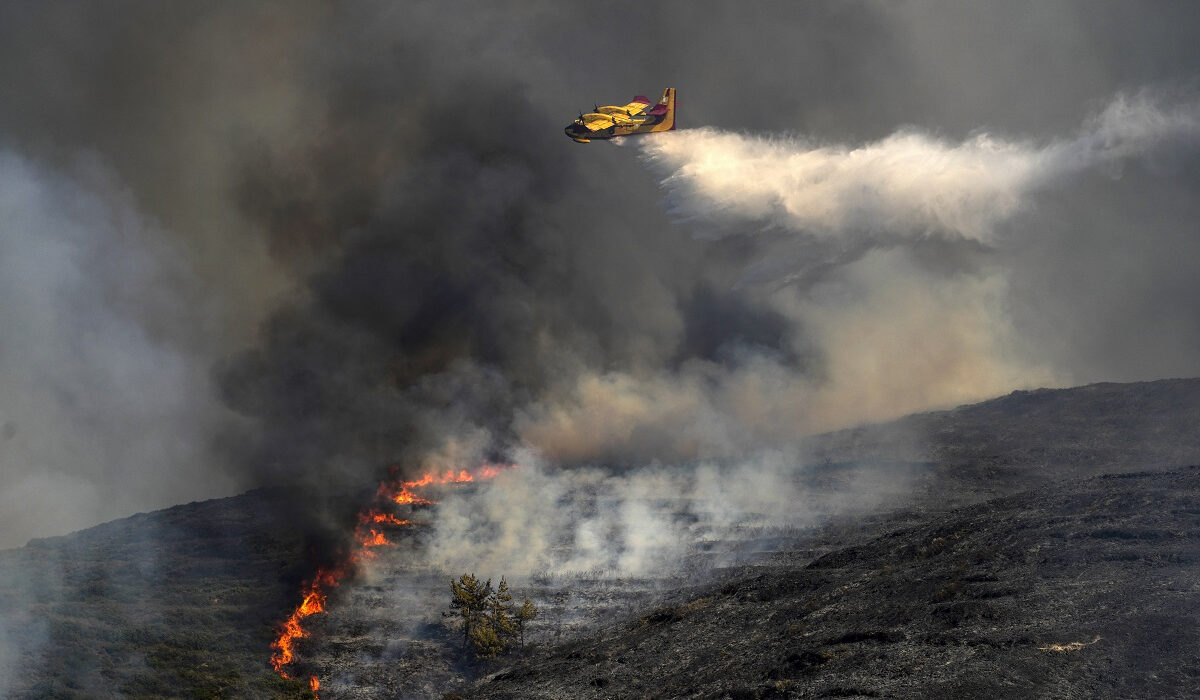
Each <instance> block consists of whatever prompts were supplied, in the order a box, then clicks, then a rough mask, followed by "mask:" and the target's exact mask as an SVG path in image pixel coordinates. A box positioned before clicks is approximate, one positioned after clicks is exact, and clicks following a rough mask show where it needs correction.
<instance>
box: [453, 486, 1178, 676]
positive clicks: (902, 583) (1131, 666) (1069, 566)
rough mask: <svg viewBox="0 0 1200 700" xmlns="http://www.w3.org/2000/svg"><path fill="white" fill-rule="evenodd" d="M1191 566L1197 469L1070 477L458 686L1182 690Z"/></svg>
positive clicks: (763, 577)
mask: <svg viewBox="0 0 1200 700" xmlns="http://www.w3.org/2000/svg"><path fill="white" fill-rule="evenodd" d="M1197 580H1200V468H1195V467H1193V468H1188V469H1184V470H1179V471H1170V472H1157V473H1141V474H1130V475H1124V476H1113V477H1100V478H1095V479H1090V480H1085V481H1075V482H1067V483H1062V484H1058V485H1056V486H1055V487H1053V488H1052V489H1048V490H1039V491H1037V492H1030V493H1024V494H1020V495H1016V496H1012V497H1008V498H1003V499H999V500H995V501H991V502H988V503H984V504H980V505H977V506H973V507H970V508H966V509H962V510H959V511H955V512H951V513H947V514H942V515H937V516H931V517H930V518H929V519H928V520H927V522H926V523H924V524H922V525H919V526H917V527H914V528H909V529H905V530H901V531H897V532H893V533H890V534H888V535H885V536H883V537H881V538H878V539H876V540H874V541H873V542H871V543H869V544H867V545H865V546H861V547H852V548H847V549H843V550H840V551H838V552H835V553H832V554H829V555H827V556H824V557H821V558H820V559H818V560H816V561H813V562H811V563H810V564H809V565H807V566H794V567H785V568H782V569H780V570H777V571H773V572H769V573H764V574H760V575H757V576H753V577H747V578H743V579H741V580H737V581H735V582H732V583H729V584H726V585H724V586H722V587H719V588H714V589H713V590H711V591H710V592H709V594H708V595H705V596H702V597H699V598H696V599H694V600H692V601H691V602H689V603H686V604H683V605H679V606H675V607H671V608H667V609H662V610H658V611H655V612H652V613H649V614H646V615H644V616H642V617H641V618H640V619H638V620H635V621H631V622H629V623H626V624H623V625H620V626H616V627H613V628H609V629H606V630H604V631H602V632H598V633H597V634H596V636H595V637H593V638H591V639H589V640H586V641H584V642H581V643H577V644H574V645H571V646H568V647H564V648H558V649H552V650H549V651H547V652H544V653H540V654H537V655H535V656H533V657H532V658H530V659H528V660H527V661H525V662H523V663H521V664H519V665H517V666H514V667H512V668H510V669H507V670H505V671H503V672H501V673H500V674H498V675H495V676H493V677H492V678H490V679H487V680H485V681H481V682H480V683H478V684H476V685H475V686H473V687H472V688H471V689H470V692H469V693H468V695H469V696H470V697H480V698H559V697H595V698H608V697H664V698H666V697H733V698H752V697H764V698H765V697H796V698H802V697H837V696H865V697H911V698H918V697H919V698H928V697H934V698H961V697H1030V698H1032V697H1050V696H1053V697H1088V698H1092V697H1112V698H1117V697H1160V698H1166V697H1195V694H1196V692H1197V689H1198V688H1200V662H1198V661H1197V659H1196V657H1195V655H1194V650H1195V649H1196V648H1197V645H1198V644H1200V591H1198V590H1197V588H1196V581H1197ZM1075 642H1079V643H1081V644H1080V645H1078V647H1077V648H1072V647H1070V646H1067V647H1066V649H1065V650H1061V651H1058V650H1055V648H1054V647H1052V646H1051V645H1054V644H1060V645H1070V644H1072V643H1075Z"/></svg>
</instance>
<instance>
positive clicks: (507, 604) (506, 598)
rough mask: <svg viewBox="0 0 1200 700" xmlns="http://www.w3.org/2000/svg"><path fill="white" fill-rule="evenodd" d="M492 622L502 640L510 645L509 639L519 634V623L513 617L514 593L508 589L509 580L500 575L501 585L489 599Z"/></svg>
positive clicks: (489, 620) (490, 621)
mask: <svg viewBox="0 0 1200 700" xmlns="http://www.w3.org/2000/svg"><path fill="white" fill-rule="evenodd" d="M489 607H490V613H491V614H490V615H489V619H488V622H489V623H491V626H492V628H493V629H495V630H496V634H497V635H498V636H499V638H500V641H501V642H502V643H504V645H505V646H508V644H507V643H508V641H509V640H511V639H512V638H514V637H516V636H517V623H516V620H514V619H513V604H512V593H510V592H509V590H508V581H506V580H505V579H504V577H503V576H502V577H500V586H499V587H498V588H497V589H496V593H495V595H493V596H492V599H491V600H490V601H489Z"/></svg>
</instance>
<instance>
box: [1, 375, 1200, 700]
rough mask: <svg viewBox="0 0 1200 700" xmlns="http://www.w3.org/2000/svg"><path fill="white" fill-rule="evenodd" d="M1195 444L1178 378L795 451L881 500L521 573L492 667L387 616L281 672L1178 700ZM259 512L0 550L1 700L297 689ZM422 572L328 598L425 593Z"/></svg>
mask: <svg viewBox="0 0 1200 700" xmlns="http://www.w3.org/2000/svg"><path fill="white" fill-rule="evenodd" d="M1198 425H1200V380H1165V381H1157V382H1146V383H1138V384H1102V385H1092V386H1087V387H1080V388H1076V389H1067V390H1040V391H1035V392H1016V393H1014V394H1011V395H1009V396H1006V397H1001V398H998V399H994V400H992V401H988V402H984V403H981V404H976V405H972V406H965V407H960V408H958V409H954V410H951V411H944V412H937V413H929V414H921V415H917V416H911V417H909V418H905V419H902V420H899V421H895V422H892V423H888V424H883V425H877V426H867V427H862V428H856V429H853V430H847V431H841V432H838V433H833V434H829V435H825V436H820V437H819V438H816V439H814V440H813V441H811V443H810V447H811V454H812V457H811V460H810V461H811V463H812V465H813V466H812V468H811V469H809V470H806V471H805V474H806V477H805V478H806V479H807V480H808V481H809V482H810V483H809V484H808V486H809V487H810V490H816V492H819V491H820V489H829V490H830V491H835V490H838V489H839V488H842V487H844V486H845V485H846V484H849V483H854V482H858V481H861V480H863V479H876V480H887V479H895V480H896V481H898V482H901V483H904V484H906V490H905V493H904V495H903V497H899V496H898V497H897V498H896V499H893V500H889V501H888V502H887V503H885V504H884V506H883V507H877V506H876V507H874V508H873V509H859V510H858V511H857V512H854V513H852V514H847V515H844V516H842V517H839V518H835V519H833V520H831V521H829V522H828V523H827V524H826V525H825V526H823V527H822V528H820V529H818V530H797V531H794V532H791V533H786V536H780V537H776V538H775V539H773V540H771V541H770V542H769V543H768V546H762V545H763V541H759V542H758V545H759V546H760V547H759V548H760V549H762V550H764V551H763V553H762V554H761V555H760V556H759V558H758V560H757V561H755V562H754V563H752V564H750V565H747V566H741V567H737V568H726V569H717V570H713V569H711V568H705V567H703V566H701V567H699V568H698V569H697V570H696V571H692V572H687V573H685V572H667V573H666V574H665V575H664V577H663V578H661V579H659V580H656V581H637V580H627V581H623V582H620V584H619V585H614V584H613V583H612V582H608V583H604V582H590V583H589V582H586V581H583V582H581V581H569V582H568V581H562V580H556V579H554V578H553V577H546V578H542V579H540V580H538V581H533V582H531V583H530V584H529V585H530V586H531V588H528V589H526V590H522V591H520V592H521V593H522V594H526V593H529V594H532V595H534V597H535V599H537V600H538V601H539V603H542V604H543V605H544V608H545V612H546V615H545V617H544V618H543V620H542V624H541V625H540V626H539V628H538V631H537V632H536V633H535V634H534V635H533V636H532V638H531V641H532V644H531V648H530V649H529V650H528V653H527V655H525V656H524V657H522V658H519V659H516V660H514V659H511V658H510V659H507V660H505V661H502V662H500V663H498V664H493V665H490V666H472V665H470V664H463V663H461V662H459V661H456V659H458V658H459V656H458V651H457V649H456V648H455V645H454V640H455V636H454V635H453V633H452V632H450V631H447V630H446V629H444V628H442V627H440V626H437V625H434V626H428V625H426V626H422V625H415V626H414V625H408V624H404V625H401V624H395V623H393V622H391V621H390V620H391V618H393V617H394V616H393V615H391V614H390V613H389V611H387V610H381V611H378V614H377V615H376V616H375V617H374V619H361V618H346V617H343V618H338V616H337V614H336V612H335V613H331V615H330V616H329V619H327V620H321V621H314V622H315V623H316V625H315V627H314V629H315V630H316V636H315V637H314V638H313V639H311V640H304V646H302V647H301V654H302V657H304V658H306V659H307V660H308V661H307V663H309V664H311V665H312V670H315V671H319V672H321V673H330V672H331V671H340V672H344V673H346V674H350V675H348V676H347V677H351V676H353V677H357V678H359V679H360V681H361V682H362V683H363V684H364V688H362V691H363V693H366V694H365V695H364V694H363V693H356V694H357V695H360V696H363V697H367V696H372V695H371V694H372V693H373V692H376V691H381V690H382V692H383V693H384V694H385V695H387V696H393V695H394V696H406V695H412V696H429V695H436V694H437V693H442V692H447V691H451V692H458V693H462V694H464V695H466V696H472V697H475V696H478V697H589V696H590V697H644V696H660V697H676V696H689V695H691V696H699V697H722V696H729V697H772V696H779V697H787V696H790V697H815V696H854V695H859V696H893V697H962V696H965V695H971V694H976V695H978V694H985V695H990V696H1012V697H1034V696H1046V695H1047V694H1049V695H1052V696H1056V697H1104V696H1107V697H1128V696H1156V697H1172V696H1174V697H1184V696H1194V695H1195V694H1196V693H1197V691H1198V689H1200V670H1198V669H1197V665H1196V662H1195V659H1194V658H1193V655H1192V653H1191V652H1192V650H1194V649H1195V648H1196V646H1197V643H1198V642H1200V639H1198V638H1197V633H1196V630H1197V629H1200V625H1198V624H1197V623H1198V622H1200V620H1198V619H1197V617H1198V615H1200V602H1198V599H1197V585H1198V583H1197V582H1198V581H1200V569H1197V562H1198V561H1200V559H1198V557H1200V542H1198V533H1200V527H1198V526H1200V520H1198V519H1200V495H1198V494H1200V489H1198V488H1197V487H1198V486H1200V472H1198V471H1197V470H1196V469H1195V468H1189V467H1188V466H1187V465H1190V464H1197V463H1200V438H1198V437H1197V434H1198V433H1197V431H1196V428H1197V426H1198ZM1104 474H1121V475H1122V476H1102V475H1104ZM281 497H283V496H282V495H281V494H278V493H274V492H267V491H257V492H252V493H248V494H245V495H242V496H238V497H235V498H229V499H222V500H217V501H208V502H203V503H194V504H189V505H184V506H178V507H175V508H171V509H167V510H164V511H159V512H156V513H150V514H142V515H138V516H134V517H132V518H127V519H124V520H120V521H115V522H112V523H108V524H106V525H102V526H99V527H96V528H92V529H90V530H86V531H82V532H79V533H76V534H74V535H70V536H67V537H58V538H48V539H42V540H34V541H32V542H30V543H29V544H28V545H27V546H25V547H22V548H19V549H14V550H8V551H5V552H0V620H3V622H4V628H3V629H2V630H0V632H2V633H3V634H2V636H0V661H2V662H3V664H0V666H2V668H0V670H3V671H4V672H5V673H6V678H5V680H6V682H7V683H8V686H7V688H6V691H7V693H8V695H10V696H12V697H17V698H25V697H63V698H70V697H79V698H83V697H104V696H128V697H280V696H288V695H293V696H297V697H303V696H305V695H307V690H306V688H305V687H304V686H303V685H302V684H300V683H292V682H285V681H281V680H279V679H278V678H277V677H276V676H275V675H274V673H273V672H272V671H271V669H270V668H269V667H268V666H267V665H266V659H267V656H268V655H269V644H270V642H271V640H272V638H273V636H274V631H275V625H276V624H277V623H278V621H279V620H280V619H282V618H283V617H285V616H286V615H287V614H288V612H289V610H290V607H291V606H293V605H294V604H295V602H296V601H295V596H296V595H297V591H298V590H299V582H300V581H301V580H302V579H303V578H304V577H305V576H307V575H310V573H311V569H310V567H311V558H310V553H311V551H310V550H311V546H310V545H311V543H307V542H305V541H304V539H303V538H302V537H301V536H300V535H298V534H296V533H295V532H294V531H293V530H292V529H291V528H290V523H289V522H288V521H287V519H286V517H282V516H277V515H273V514H277V513H283V512H287V511H286V509H281V508H279V507H278V504H277V503H275V502H274V501H275V500H277V499H279V498H281ZM732 544H736V543H732ZM436 573H437V572H427V571H426V572H402V571H395V572H392V573H390V574H386V575H384V576H383V577H382V578H379V579H377V580H373V581H363V582H361V583H360V584H358V585H353V586H348V587H346V589H345V590H343V591H340V592H338V594H337V595H338V596H346V598H345V600H346V601H347V602H350V599H351V598H354V597H357V598H362V599H364V600H366V599H370V598H372V596H379V595H380V594H381V592H383V591H385V590H389V589H394V588H395V587H396V584H397V582H401V581H408V580H410V579H411V580H418V579H422V578H424V579H427V584H428V585H429V586H431V587H437V586H440V585H442V584H441V578H440V575H435V574H436ZM481 573H484V572H481ZM491 573H494V574H496V575H499V574H501V573H504V572H491ZM389 577H391V578H389ZM397 577H398V578H397ZM381 599H382V598H381ZM368 602H369V601H368ZM337 606H338V600H337V598H336V597H335V599H334V601H333V607H334V609H335V610H336V608H337ZM347 607H354V606H347ZM355 609H370V606H369V605H363V606H357V607H355ZM579 610H586V611H588V613H589V614H588V615H583V616H580V615H578V614H575V613H577V612H578V611H579ZM1072 643H1080V644H1081V646H1079V648H1073V647H1070V646H1068V647H1066V649H1065V650H1063V651H1055V650H1054V648H1053V647H1052V645H1055V644H1059V645H1070V644H1072ZM1042 647H1045V648H1042ZM301 670H303V669H301ZM355 674H356V675H355ZM473 679H475V680H473ZM400 680H405V681H406V682H399V681H400ZM472 683H474V684H473V685H472ZM366 686H369V687H366ZM372 688H373V689H374V690H371V689H372ZM343 694H344V695H351V693H349V692H344V691H343V692H341V693H339V690H338V689H337V687H336V686H335V687H331V688H330V692H328V693H324V694H323V697H340V696H341V695H343ZM374 696H377V695H374Z"/></svg>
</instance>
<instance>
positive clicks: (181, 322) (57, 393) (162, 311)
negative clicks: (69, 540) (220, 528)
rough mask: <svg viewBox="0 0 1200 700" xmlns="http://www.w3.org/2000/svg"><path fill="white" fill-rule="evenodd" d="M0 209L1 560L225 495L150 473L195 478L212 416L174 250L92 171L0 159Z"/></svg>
mask: <svg viewBox="0 0 1200 700" xmlns="http://www.w3.org/2000/svg"><path fill="white" fill-rule="evenodd" d="M0 211H3V212H4V224H3V226H2V227H0V297H3V298H4V299H5V303H4V304H3V306H0V326H3V328H4V329H5V330H4V333H3V335H2V336H0V395H2V396H3V397H4V399H3V404H2V405H0V463H2V464H3V469H2V470H0V533H3V534H2V535H0V547H9V546H14V545H19V544H22V543H23V542H24V541H25V540H27V539H28V538H30V537H31V536H33V535H35V534H46V533H57V532H64V531H70V530H74V529H78V528H82V527H85V526H87V525H91V524H93V523H95V522H96V521H98V520H107V519H112V518H114V517H118V516H120V515H123V514H126V513H128V512H129V511H130V510H133V509H136V508H140V507H146V506H159V507H165V506H167V505H171V504H173V503H176V502H178V501H180V500H187V499H191V498H196V497H201V496H216V495H220V494H221V493H222V492H225V491H227V490H230V489H232V488H236V484H237V481H236V480H235V479H233V478H230V477H227V478H225V479H221V478H219V477H217V476H213V477H212V478H209V479H206V480H205V483H193V482H190V481H181V480H179V479H177V478H176V477H175V476H174V474H173V473H172V472H170V471H165V470H163V468H162V466H163V465H164V464H171V465H174V466H175V467H176V468H178V469H180V470H183V472H184V473H186V472H187V471H188V470H194V471H195V472H196V473H200V472H207V471H209V470H208V467H207V462H208V461H210V459H211V452H210V450H211V444H210V440H211V435H212V434H213V432H214V431H215V430H216V429H217V427H218V426H219V425H220V424H221V422H222V420H224V415H225V414H224V411H223V409H222V408H221V407H220V406H219V404H218V403H217V402H216V400H215V397H214V396H213V393H212V391H211V388H210V385H209V383H208V376H207V372H206V371H204V369H203V367H202V366H200V365H199V363H198V362H197V361H196V358H195V357H194V356H193V354H192V350H191V349H190V348H189V346H188V340H189V339H190V338H192V337H194V335H195V334H196V333H197V332H198V331H199V329H202V328H203V327H204V326H205V324H206V322H207V321H208V319H209V314H208V313H207V312H206V311H205V305H204V301H203V300H202V298H201V297H200V295H199V294H197V292H196V289H197V286H196V284H195V281H194V279H193V278H192V272H191V270H190V269H189V267H188V264H187V261H186V259H185V258H184V256H183V255H181V253H180V251H179V250H178V249H176V248H175V247H173V246H172V245H171V244H170V242H169V241H168V240H165V239H164V237H163V236H161V235H160V234H159V232H158V230H157V226H156V225H155V224H154V223H153V222H152V221H151V220H148V219H146V218H145V217H144V216H142V215H141V214H140V213H139V212H138V209H137V206H136V204H135V202H134V201H133V198H132V196H131V195H130V193H129V192H128V190H127V189H126V188H125V187H124V186H123V185H122V184H121V183H120V181H119V180H117V179H116V178H115V176H114V175H113V174H112V172H111V171H110V170H109V169H108V168H106V167H105V166H104V165H103V164H102V163H101V162H100V161H98V160H97V159H95V158H94V157H93V158H81V159H79V160H77V161H76V162H75V164H74V166H73V167H72V169H71V171H70V173H69V174H63V173H59V172H56V171H54V170H51V169H49V168H47V167H45V166H42V165H39V164H37V163H35V162H31V161H29V160H28V159H26V158H23V157H21V156H20V155H18V154H16V153H14V152H12V151H0ZM193 324H195V326H193ZM197 327H199V328H197Z"/></svg>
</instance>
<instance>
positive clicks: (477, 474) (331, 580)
mask: <svg viewBox="0 0 1200 700" xmlns="http://www.w3.org/2000/svg"><path fill="white" fill-rule="evenodd" d="M512 466H515V465H495V464H485V465H483V466H482V467H479V468H478V469H476V470H475V471H474V472H471V471H468V470H466V469H461V470H459V471H457V472H456V471H454V470H452V469H451V470H447V471H445V472H443V473H441V474H435V473H433V472H429V473H427V474H424V475H422V476H421V478H420V479H417V480H415V481H399V480H396V479H392V480H386V481H384V482H382V483H380V484H379V489H378V491H376V494H375V498H376V500H377V501H384V502H388V503H395V504H397V505H432V504H433V503H434V501H431V500H429V499H428V498H425V497H423V496H421V495H420V494H419V491H420V490H421V489H424V488H425V487H427V486H439V485H445V484H462V483H468V482H472V481H477V480H478V481H486V480H488V479H492V478H495V477H496V476H497V475H498V474H500V473H501V472H503V471H504V470H505V469H509V468H512ZM371 525H390V526H393V527H410V526H412V521H411V520H404V519H401V518H399V517H398V516H396V515H395V514H394V513H391V512H388V511H387V510H383V509H381V508H379V507H376V506H372V507H370V508H367V509H364V510H363V511H362V512H361V513H359V516H358V526H357V527H356V528H355V530H354V541H355V548H354V549H353V550H352V551H351V552H350V554H349V555H348V556H346V557H345V558H344V559H343V561H342V563H341V564H339V565H338V566H336V567H333V568H319V569H317V574H316V576H314V577H313V580H312V582H311V583H309V584H307V587H306V588H305V591H304V596H303V598H302V599H301V602H300V605H299V606H298V607H297V608H296V609H295V610H294V611H293V612H292V614H291V616H289V617H288V619H287V620H285V621H284V622H283V624H282V625H280V630H279V637H278V638H276V640H275V641H274V642H272V643H271V648H272V649H275V650H276V651H275V653H274V654H272V655H271V666H272V667H273V668H274V669H275V672H276V673H278V674H279V676H280V677H281V678H291V676H289V675H288V673H287V670H286V668H285V667H286V666H288V665H289V664H291V663H292V661H293V660H294V659H295V657H296V640H298V639H304V638H305V637H307V636H308V635H309V632H308V631H307V630H305V629H304V627H303V625H301V624H300V623H301V621H302V620H303V619H304V618H306V617H308V616H309V615H315V614H316V613H320V612H325V601H326V597H327V595H328V591H330V590H332V589H334V588H337V587H338V585H340V584H341V582H342V580H343V579H345V578H346V577H347V576H348V575H350V574H352V573H353V572H354V571H355V570H356V569H357V568H358V566H359V565H360V564H362V563H363V562H364V561H368V560H370V559H373V558H374V557H375V556H376V553H375V552H374V551H372V549H373V548H375V547H387V546H391V545H393V544H395V542H393V541H391V540H389V539H388V538H387V534H386V533H385V532H384V531H383V530H381V529H378V528H376V527H371ZM308 685H309V688H311V689H312V692H313V697H317V690H318V689H320V687H321V681H320V680H319V679H318V678H317V677H316V676H309V678H308Z"/></svg>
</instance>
